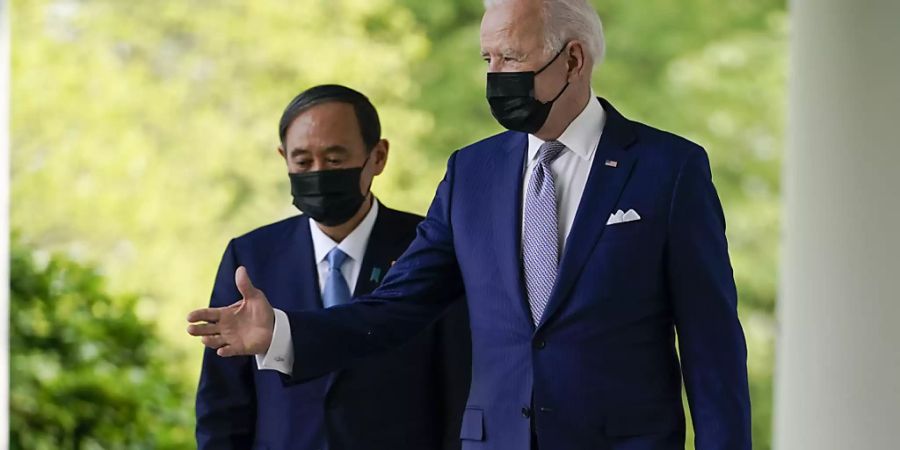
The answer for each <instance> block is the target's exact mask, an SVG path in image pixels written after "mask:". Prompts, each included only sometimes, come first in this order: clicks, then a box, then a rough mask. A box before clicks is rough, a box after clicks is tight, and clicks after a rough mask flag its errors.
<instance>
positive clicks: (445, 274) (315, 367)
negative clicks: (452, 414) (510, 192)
mask: <svg viewBox="0 0 900 450" xmlns="http://www.w3.org/2000/svg"><path fill="white" fill-rule="evenodd" d="M455 159H456V154H454V155H453V156H451V157H450V160H449V162H448V167H447V173H446V175H445V176H444V179H443V180H442V181H441V183H440V185H439V186H438V189H437V193H436V194H435V198H434V200H433V202H432V204H431V207H430V208H429V210H428V214H427V215H426V217H425V219H424V220H423V221H422V222H421V223H420V224H419V226H418V228H417V231H416V238H415V239H414V240H413V242H412V244H410V246H409V248H408V249H407V250H406V252H404V253H403V255H402V256H401V257H400V258H399V259H398V260H397V262H396V263H395V264H394V266H393V267H392V268H391V269H390V271H388V273H387V275H386V276H385V279H384V282H383V283H382V284H381V286H379V287H378V288H377V289H376V290H375V291H373V292H372V293H371V294H369V295H367V296H363V297H360V298H358V299H356V301H354V302H352V303H350V304H347V305H342V306H338V307H333V308H329V309H326V310H317V311H304V312H287V315H288V318H289V321H290V329H291V339H292V341H293V347H294V368H293V371H292V374H291V376H290V378H289V380H288V381H289V382H291V383H293V382H301V381H305V380H309V379H312V378H316V377H318V376H321V375H324V374H326V373H328V372H331V371H334V370H337V369H340V368H344V367H348V366H350V365H351V364H352V363H353V362H355V361H357V360H360V359H362V358H365V357H368V356H373V355H375V354H378V353H382V352H384V351H387V350H390V349H393V348H396V347H398V346H400V345H402V344H403V343H405V342H407V341H408V340H410V339H411V338H413V337H415V336H416V335H417V334H418V333H420V332H421V331H423V330H424V329H425V328H426V327H427V326H428V325H429V324H431V323H432V322H434V321H435V320H437V319H438V318H439V317H440V316H441V313H442V312H443V311H444V310H445V309H446V308H447V307H448V306H449V305H450V304H452V303H453V302H454V301H458V299H460V298H461V295H462V293H463V284H462V277H461V275H460V270H459V266H458V264H457V261H456V252H455V250H454V247H453V232H452V229H451V221H450V215H451V208H452V197H453V176H454V166H455Z"/></svg>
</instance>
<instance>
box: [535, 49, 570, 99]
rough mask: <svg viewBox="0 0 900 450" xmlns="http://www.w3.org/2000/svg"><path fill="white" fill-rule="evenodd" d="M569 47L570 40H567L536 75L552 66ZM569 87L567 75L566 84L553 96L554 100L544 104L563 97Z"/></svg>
mask: <svg viewBox="0 0 900 450" xmlns="http://www.w3.org/2000/svg"><path fill="white" fill-rule="evenodd" d="M567 48H569V42H566V45H563V48H561V49H560V50H559V52H558V53H557V54H556V56H554V57H553V59H551V60H550V62H548V63H547V64H545V65H544V67H541V70H538V71H537V72H535V73H534V75H535V76H537V75H539V74H540V73H541V72H543V71H544V69H546V68H548V67H550V65H551V64H553V63H554V62H555V61H556V59H557V58H559V55H562V53H563V52H564V51H566V49H567ZM568 88H569V78H568V77H566V85H565V86H563V88H562V89H561V90H560V91H559V93H558V94H556V97H553V100H550V101H549V102H546V103H544V104H545V105H548V104H550V105H552V104H553V103H556V101H557V100H559V98H560V97H562V95H563V93H565V92H566V89H568Z"/></svg>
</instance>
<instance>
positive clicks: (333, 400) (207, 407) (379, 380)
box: [196, 205, 471, 450]
mask: <svg viewBox="0 0 900 450" xmlns="http://www.w3.org/2000/svg"><path fill="white" fill-rule="evenodd" d="M421 219H422V218H421V217H419V216H415V215H412V214H407V213H403V212H399V211H394V210H391V209H388V208H387V207H385V206H384V205H381V207H380V209H379V212H378V216H377V218H376V219H375V225H374V228H373V229H372V235H371V237H370V238H369V244H368V248H367V249H366V254H365V257H364V258H363V262H362V267H361V270H360V273H359V279H358V281H357V284H356V288H355V293H356V294H357V295H360V294H365V293H368V292H370V291H371V290H372V289H373V288H375V287H376V286H377V285H378V283H379V281H381V278H382V276H383V274H384V273H386V272H387V271H388V269H389V268H390V265H391V264H392V262H393V261H395V260H396V259H397V258H398V257H399V256H400V254H401V253H402V252H403V250H404V249H406V247H407V246H408V245H409V243H410V241H412V239H413V238H414V236H415V228H416V225H417V224H418V223H419V222H420V221H421ZM241 265H243V266H246V268H247V271H248V273H249V275H250V277H251V279H252V280H253V282H254V284H255V285H256V286H257V287H258V288H260V289H262V290H263V291H264V292H265V293H266V295H267V296H268V299H269V301H270V302H271V303H272V305H273V306H274V307H276V308H279V309H283V310H320V309H322V300H321V295H320V289H319V286H318V275H317V271H316V263H315V256H314V251H313V244H312V239H311V236H310V232H309V219H308V217H307V216H297V217H293V218H290V219H287V220H284V221H281V222H278V223H275V224H271V225H268V226H265V227H262V228H260V229H257V230H255V231H253V232H251V233H249V234H246V235H244V236H242V237H239V238H236V239H234V240H232V241H231V242H230V243H229V244H228V248H227V249H226V250H225V255H224V256H223V258H222V263H221V265H220V266H219V272H218V275H217V277H216V283H215V287H214V288H213V293H212V300H211V302H210V303H211V305H212V306H225V305H229V304H231V303H233V302H235V301H236V300H238V299H240V293H239V292H238V291H237V289H236V287H235V285H234V271H235V269H236V268H237V267H238V266H241ZM468 334H469V331H468V323H467V320H466V311H465V306H464V305H463V304H462V302H460V306H459V307H458V308H454V309H451V310H450V311H448V314H447V315H446V316H445V317H444V318H443V319H441V320H440V321H439V322H438V323H437V324H436V325H435V326H434V327H431V328H429V329H428V330H427V332H426V333H425V334H424V335H421V336H419V337H417V338H415V339H413V340H412V341H411V342H409V343H407V344H405V345H404V346H403V347H402V348H400V349H398V350H397V351H393V352H390V353H388V354H385V355H382V356H379V357H376V358H370V359H367V360H364V361H361V362H360V363H358V364H356V365H354V366H353V367H350V368H346V369H344V370H341V371H339V372H337V373H331V374H326V375H324V376H320V377H318V378H316V379H314V380H311V381H310V382H308V383H305V384H302V385H297V386H291V387H285V386H284V384H283V383H282V381H281V379H280V378H279V375H278V374H277V373H276V372H273V371H268V370H264V371H260V370H257V368H256V361H255V360H254V359H253V358H252V357H241V358H220V357H218V356H217V355H216V353H215V351H213V350H209V349H207V350H206V353H205V354H204V357H203V369H202V374H201V376H200V385H199V389H198V391H197V403H196V409H197V429H196V432H197V444H198V447H199V448H201V449H216V450H219V449H250V448H253V449H257V448H264V449H297V450H313V449H323V448H329V449H330V450H343V449H350V450H356V449H409V450H422V449H439V448H447V449H452V448H457V449H458V448H459V445H460V444H459V439H458V435H459V429H460V428H459V427H460V420H461V416H462V411H463V407H464V406H465V396H466V393H467V392H468V380H469V373H470V358H471V357H470V345H471V344H470V342H469V340H468Z"/></svg>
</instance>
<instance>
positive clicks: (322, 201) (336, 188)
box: [288, 158, 371, 227]
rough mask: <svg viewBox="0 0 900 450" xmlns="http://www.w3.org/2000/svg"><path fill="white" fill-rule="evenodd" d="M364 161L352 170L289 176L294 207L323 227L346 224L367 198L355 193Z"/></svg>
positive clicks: (367, 160)
mask: <svg viewBox="0 0 900 450" xmlns="http://www.w3.org/2000/svg"><path fill="white" fill-rule="evenodd" d="M368 162H369V158H366V162H365V163H363V165H362V167H354V168H352V169H335V170H319V171H316V172H304V173H289V174H288V176H289V177H290V178H291V195H293V196H294V206H296V207H297V209H299V210H300V211H303V213H304V214H306V215H308V216H310V217H312V219H313V220H315V221H316V222H318V223H320V224H322V225H325V226H326V227H333V226H337V225H340V224H342V223H345V222H347V221H348V220H350V219H351V218H352V217H353V215H354V214H356V212H357V211H359V208H360V206H362V204H363V202H365V201H366V197H367V196H368V193H366V194H365V195H363V194H361V193H360V192H359V180H360V177H361V176H362V171H363V167H365V166H366V163H368ZM369 189H371V186H370V188H369Z"/></svg>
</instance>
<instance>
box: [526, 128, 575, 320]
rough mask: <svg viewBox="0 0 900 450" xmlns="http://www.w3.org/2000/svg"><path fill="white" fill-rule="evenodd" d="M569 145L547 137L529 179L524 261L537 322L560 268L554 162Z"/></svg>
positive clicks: (529, 298) (532, 308)
mask: <svg viewBox="0 0 900 450" xmlns="http://www.w3.org/2000/svg"><path fill="white" fill-rule="evenodd" d="M565 148H566V146H565V145H563V144H562V143H560V142H558V141H547V142H545V143H544V144H543V145H541V148H540V149H539V150H538V162H537V165H535V166H534V171H533V172H532V173H531V179H530V180H529V181H528V193H527V197H525V220H524V224H523V226H522V260H523V261H522V262H523V268H524V269H525V287H526V289H527V290H528V304H529V306H530V307H531V318H532V320H534V323H535V325H537V324H538V323H539V322H540V321H541V316H542V315H543V314H544V309H545V308H547V302H548V301H549V300H550V293H551V292H552V291H553V285H554V284H555V283H556V272H557V270H558V268H559V232H558V230H559V223H558V213H557V210H556V186H555V185H554V182H553V172H551V171H550V164H551V163H552V162H553V161H554V160H556V158H558V157H559V155H560V153H562V151H563V150H565Z"/></svg>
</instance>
